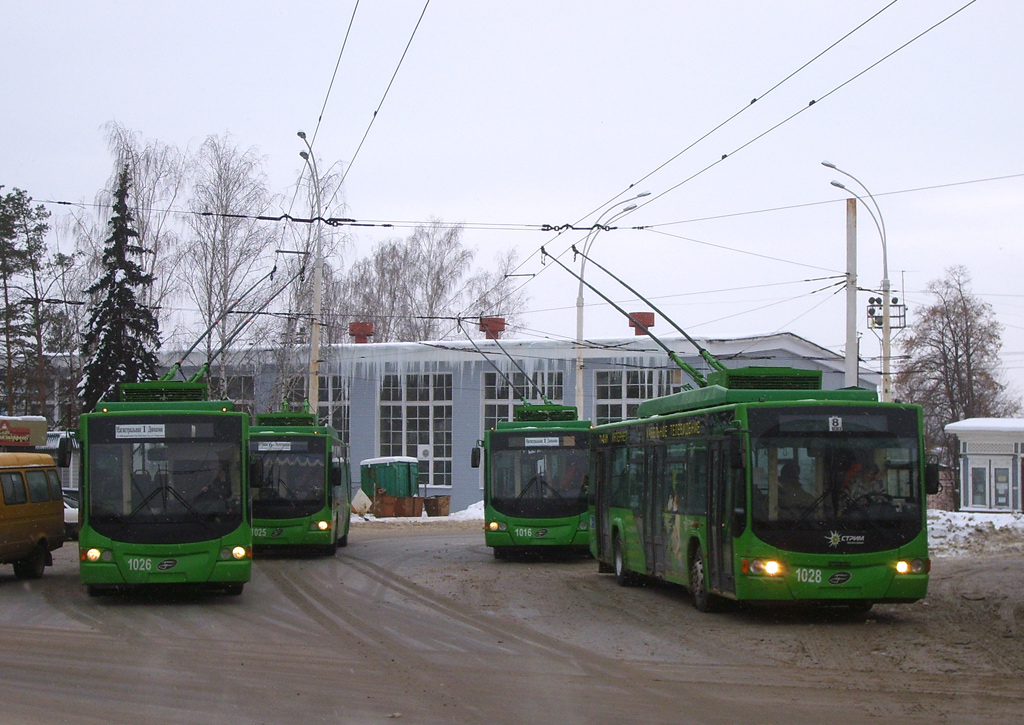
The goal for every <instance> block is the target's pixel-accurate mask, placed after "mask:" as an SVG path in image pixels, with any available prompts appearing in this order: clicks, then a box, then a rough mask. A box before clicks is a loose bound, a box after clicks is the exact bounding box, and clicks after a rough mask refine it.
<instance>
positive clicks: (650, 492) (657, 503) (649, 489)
mask: <svg viewBox="0 0 1024 725" xmlns="http://www.w3.org/2000/svg"><path fill="white" fill-rule="evenodd" d="M646 475H647V485H646V486H644V493H645V494H646V500H645V501H644V517H645V518H646V519H647V525H648V526H649V527H650V529H649V530H650V535H649V536H646V537H644V548H645V552H644V553H645V555H646V559H647V567H648V570H649V573H651V574H653V575H654V576H658V577H664V576H665V508H666V500H667V498H668V486H667V485H666V482H665V446H663V445H656V446H649V447H648V448H647V473H646Z"/></svg>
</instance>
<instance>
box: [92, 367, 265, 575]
mask: <svg viewBox="0 0 1024 725" xmlns="http://www.w3.org/2000/svg"><path fill="white" fill-rule="evenodd" d="M120 397H121V400H120V401H116V402H105V401H101V402H100V403H99V405H98V406H97V410H96V411H95V412H92V413H86V414H84V415H82V417H81V423H80V430H79V440H80V443H81V451H82V482H81V506H80V509H79V516H80V525H81V528H80V532H79V541H78V543H79V551H80V573H81V577H82V582H83V583H84V584H85V585H86V587H87V589H88V591H89V593H90V594H92V595H96V594H100V593H103V592H105V591H112V590H123V589H129V588H141V587H154V586H161V585H174V586H181V585H188V586H196V587H201V588H204V589H213V590H220V591H224V592H226V593H228V594H240V593H241V592H242V588H243V586H244V585H245V583H246V582H248V581H249V579H250V578H251V574H252V527H251V522H250V520H249V496H248V489H247V481H246V463H247V462H246V458H245V440H246V438H247V434H248V421H249V416H248V414H247V413H242V412H237V411H235V410H234V405H233V404H232V403H231V401H226V400H224V401H210V400H206V385H205V384H203V383H193V382H175V381H159V382H152V383H135V384H122V386H121V396H120Z"/></svg>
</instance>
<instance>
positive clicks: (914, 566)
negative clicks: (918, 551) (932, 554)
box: [896, 559, 929, 574]
mask: <svg viewBox="0 0 1024 725" xmlns="http://www.w3.org/2000/svg"><path fill="white" fill-rule="evenodd" d="M928 563H929V562H928V561H927V560H925V559H914V560H913V561H906V560H905V559H901V560H900V561H897V562H896V571H897V572H899V573H900V574H923V573H924V572H927V571H928V569H929V566H928Z"/></svg>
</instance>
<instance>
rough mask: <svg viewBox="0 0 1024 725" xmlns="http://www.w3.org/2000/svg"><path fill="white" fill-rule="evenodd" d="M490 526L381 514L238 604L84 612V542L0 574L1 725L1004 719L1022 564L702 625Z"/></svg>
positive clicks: (682, 602)
mask: <svg viewBox="0 0 1024 725" xmlns="http://www.w3.org/2000/svg"><path fill="white" fill-rule="evenodd" d="M480 528H481V522H480V521H468V522H457V521H446V520H430V521H417V522H408V521H376V522H359V523H357V524H355V525H354V526H353V528H352V532H351V535H350V545H349V546H348V547H346V548H344V549H342V550H340V551H339V553H338V554H337V556H335V557H330V558H296V557H268V558H263V559H259V560H257V562H256V563H255V566H254V576H253V581H252V582H251V583H250V584H249V585H247V586H246V589H245V592H244V594H243V595H242V596H240V597H226V596H178V597H103V598H99V599H96V598H90V597H87V596H86V594H85V591H84V587H82V585H81V584H80V583H79V581H78V577H77V562H76V559H75V554H76V551H75V548H74V546H73V545H72V544H69V545H68V546H66V547H65V548H63V549H61V550H58V552H56V561H55V566H54V567H53V568H52V569H48V570H47V572H46V575H45V576H44V578H43V579H41V580H38V581H34V582H28V583H26V582H21V581H18V580H16V579H15V578H14V577H13V575H12V574H11V573H10V569H9V567H7V568H4V569H0V602H2V604H3V608H2V609H0V688H2V689H3V692H4V704H3V709H2V710H0V722H18V723H52V722H79V723H93V722H95V723H99V722H105V723H109V722H136V721H145V722H147V723H163V722H168V723H184V722H189V723H206V722H209V723H235V722H238V723H285V722H310V723H378V722H393V721H396V720H398V721H403V722H411V723H480V722H489V723H522V722H560V723H604V722H645V723H678V722H684V723H685V722H693V723H708V722H720V723H736V722H748V723H754V722H756V723H765V722H778V723H791V722H833V721H835V720H836V719H841V721H842V722H843V723H859V722H871V723H889V722H893V721H896V720H900V721H902V722H915V723H916V722H922V723H925V722H927V723H935V722H986V723H1001V722H1007V723H1009V722H1018V721H1019V720H1020V712H1021V709H1022V705H1024V702H1022V700H1024V698H1022V695H1021V673H1022V672H1024V655H1022V654H1021V649H1022V648H1021V644H1022V636H1024V632H1021V631H1020V628H1019V624H1018V622H1019V621H1020V618H1021V617H1022V616H1024V601H1022V592H1024V586H1022V585H1024V576H1022V574H1021V572H1020V569H1019V567H1017V561H1018V560H1019V558H1020V553H1019V550H1018V551H1015V550H1014V548H1013V547H1014V546H1016V544H1015V543H1014V542H1008V543H1007V544H1006V546H1002V547H999V549H1001V553H1000V550H998V549H997V551H995V552H992V551H988V552H987V553H985V554H983V555H981V554H979V555H973V556H969V557H962V558H949V559H938V560H936V561H935V565H934V567H933V579H932V593H931V596H930V597H929V598H928V599H927V600H926V601H924V602H921V603H918V604H915V605H910V606H902V607H900V606H878V607H876V609H875V611H874V612H872V614H871V615H870V616H869V617H868V618H867V619H866V620H863V621H855V620H852V619H850V618H849V617H845V616H841V615H835V614H829V613H820V612H811V613H808V612H784V611H778V610H771V611H766V610H758V609H739V610H736V611H732V612H727V613H723V614H716V615H708V614H700V613H698V612H697V611H695V610H694V609H693V607H692V605H691V602H690V599H689V596H688V595H687V594H686V592H685V591H683V590H681V589H679V588H677V587H671V586H663V585H649V586H645V587H637V588H622V587H618V586H616V584H615V582H614V580H613V578H612V577H611V576H608V575H602V574H598V573H597V567H596V564H595V563H594V562H593V561H591V560H587V559H581V558H575V559H555V560H540V559H538V560H533V559H523V560H518V561H516V560H511V561H495V560H494V558H493V557H492V556H491V552H490V550H489V549H487V548H486V547H485V546H484V545H483V535H482V532H481V530H480Z"/></svg>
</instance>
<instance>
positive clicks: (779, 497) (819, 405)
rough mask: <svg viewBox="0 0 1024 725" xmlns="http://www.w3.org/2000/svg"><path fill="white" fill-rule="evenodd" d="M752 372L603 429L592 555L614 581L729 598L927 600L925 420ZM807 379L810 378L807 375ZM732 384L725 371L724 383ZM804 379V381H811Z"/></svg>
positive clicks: (790, 376) (644, 408) (912, 409)
mask: <svg viewBox="0 0 1024 725" xmlns="http://www.w3.org/2000/svg"><path fill="white" fill-rule="evenodd" d="M747 370H748V371H750V370H754V371H756V374H755V375H754V376H753V377H754V378H755V379H756V380H759V381H760V383H757V384H760V385H764V381H765V380H767V379H768V378H769V377H770V375H769V373H771V372H772V371H773V370H774V371H775V372H776V373H778V375H777V376H776V377H778V378H781V379H782V383H781V387H782V388H785V387H786V386H787V385H793V386H795V387H800V386H801V385H809V384H808V383H806V380H805V379H806V378H808V377H812V378H813V377H815V375H816V379H817V381H818V383H817V386H816V387H814V386H813V385H812V386H811V387H814V389H742V382H743V377H744V371H743V370H736V371H729V372H728V373H727V375H728V376H729V377H731V378H732V382H733V383H734V384H735V383H740V385H737V386H736V387H735V388H726V387H723V386H721V385H714V384H712V385H710V386H708V387H705V388H701V389H697V390H689V391H684V392H681V393H677V394H675V395H671V396H666V397H665V398H659V399H655V400H651V401H647V402H645V403H642V404H641V405H640V408H639V411H638V415H639V417H638V419H636V420H630V421H623V422H619V423H610V424H606V425H602V426H598V427H596V428H595V429H594V432H593V440H592V449H593V468H592V472H591V475H592V480H593V481H594V484H595V485H594V491H593V497H592V502H593V504H594V509H593V513H594V518H595V531H594V532H593V534H592V543H591V548H592V551H593V553H594V555H595V557H596V558H597V559H598V561H599V562H600V564H601V568H602V570H604V571H609V570H613V571H614V572H615V574H616V578H617V580H618V581H619V583H620V584H630V583H634V582H636V581H637V580H638V579H640V578H642V577H644V576H650V577H655V578H659V579H664V580H667V581H671V582H676V583H679V584H683V585H686V586H687V587H688V588H689V589H690V590H691V592H692V593H693V599H694V604H695V606H696V607H697V608H698V609H700V610H710V609H714V608H716V607H717V606H719V605H721V604H723V603H725V602H726V601H727V600H736V601H748V602H761V603H769V602H804V603H814V604H824V605H845V606H847V607H850V608H852V609H855V610H860V611H867V610H868V609H870V608H871V606H872V605H873V604H875V603H878V602H913V601H916V600H918V599H921V598H922V597H924V596H925V592H926V589H927V585H928V572H929V567H930V564H929V559H928V545H927V525H926V506H925V494H926V492H927V493H933V492H935V491H936V490H937V488H938V470H937V467H936V466H935V465H934V464H929V465H926V464H925V456H924V447H923V437H922V427H923V423H922V411H921V408H920V407H918V406H914V405H903V404H898V403H881V402H878V401H877V398H876V394H875V393H874V392H872V391H869V390H863V389H844V390H831V391H825V390H821V389H820V376H821V374H820V372H818V373H814V372H812V371H800V370H790V369H788V368H778V369H747ZM804 373H807V374H808V375H804ZM723 375H726V374H723ZM802 381H803V382H802Z"/></svg>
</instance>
